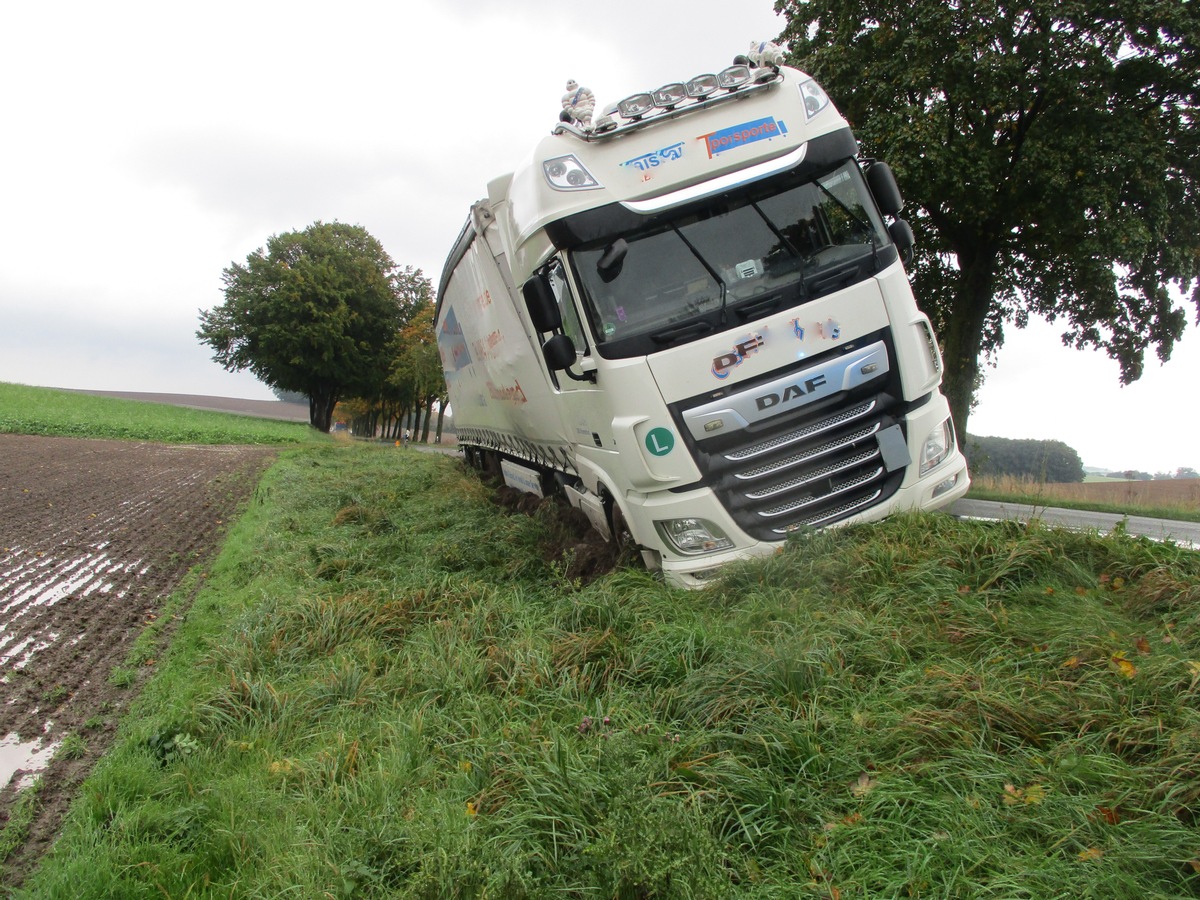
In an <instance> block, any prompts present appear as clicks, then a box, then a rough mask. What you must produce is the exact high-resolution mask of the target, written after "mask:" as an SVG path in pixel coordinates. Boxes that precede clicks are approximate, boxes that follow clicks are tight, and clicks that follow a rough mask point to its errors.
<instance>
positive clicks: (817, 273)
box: [572, 162, 889, 355]
mask: <svg viewBox="0 0 1200 900" xmlns="http://www.w3.org/2000/svg"><path fill="white" fill-rule="evenodd" d="M869 196H870V195H869V193H868V191H867V187H866V185H865V183H864V180H863V177H862V173H861V172H860V171H859V169H858V166H857V165H856V164H855V163H854V162H846V163H845V164H843V165H841V166H839V167H838V168H836V169H834V170H833V171H832V172H829V173H827V174H825V175H823V176H821V177H819V178H816V179H814V180H812V181H807V182H804V183H802V184H798V185H797V184H795V183H794V182H793V183H792V185H790V186H788V187H787V188H785V189H784V190H782V191H779V190H777V189H776V190H775V191H772V190H770V189H769V188H767V189H765V190H764V189H763V188H761V187H760V188H759V190H758V191H757V192H756V191H754V190H753V189H751V190H750V191H746V192H742V193H739V194H736V195H733V196H729V195H726V196H724V197H720V198H718V199H717V200H715V201H714V202H711V203H709V204H708V205H707V206H706V207H705V208H704V209H703V210H702V211H700V212H694V211H693V212H689V213H687V214H683V215H681V216H679V217H678V218H675V219H673V220H670V221H666V222H664V221H663V220H661V219H659V220H657V221H656V224H655V225H654V226H653V227H652V228H650V229H647V230H646V231H643V232H638V233H634V234H626V235H623V236H622V237H623V239H624V242H625V246H624V247H621V248H620V249H619V251H618V252H614V246H616V245H615V244H614V242H613V241H607V242H604V243H602V244H598V245H595V246H590V247H583V248H580V249H577V250H575V251H574V252H573V254H572V261H573V263H574V269H575V271H576V273H578V276H579V280H580V282H581V286H582V288H583V293H584V295H585V297H586V306H587V312H588V316H589V318H590V319H591V323H592V327H593V331H594V332H595V334H596V340H597V342H598V343H601V344H603V343H606V342H616V341H621V340H623V339H626V338H637V337H644V338H648V339H650V341H651V342H652V343H653V344H654V345H657V346H669V345H670V344H672V343H677V342H679V341H682V340H688V339H692V338H695V337H700V336H701V335H703V334H707V333H709V332H711V331H713V330H715V329H716V328H718V327H720V326H722V325H723V324H724V322H725V318H726V316H730V315H732V316H735V317H736V318H735V319H733V321H748V320H750V319H754V318H758V317H760V316H762V315H767V314H769V313H770V312H773V311H774V310H776V309H780V308H784V307H787V306H794V305H796V304H797V303H800V302H803V301H804V300H806V299H811V298H813V297H818V296H821V295H822V294H828V293H831V292H832V291H835V290H838V289H840V288H842V287H844V286H846V285H848V284H851V283H853V282H855V281H858V280H860V279H862V278H865V277H868V276H869V275H870V274H872V273H873V272H874V271H876V266H877V265H878V264H879V250H880V248H882V247H884V246H886V245H888V243H889V240H888V236H887V229H886V228H885V227H884V224H883V221H882V219H881V218H880V216H879V213H878V212H877V210H876V208H875V205H874V203H872V202H871V201H870V200H869V199H868V198H869ZM602 260H603V263H602ZM637 343H638V344H642V343H643V342H641V341H639V342H637ZM619 355H624V354H619Z"/></svg>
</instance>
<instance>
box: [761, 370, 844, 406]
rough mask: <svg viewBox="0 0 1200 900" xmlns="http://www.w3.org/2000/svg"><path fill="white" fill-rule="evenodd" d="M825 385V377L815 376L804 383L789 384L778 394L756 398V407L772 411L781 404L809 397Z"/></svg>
mask: <svg viewBox="0 0 1200 900" xmlns="http://www.w3.org/2000/svg"><path fill="white" fill-rule="evenodd" d="M825 384H827V382H826V380H825V376H824V375H814V376H813V377H812V378H808V379H805V380H804V381H797V382H795V383H794V384H789V385H788V386H787V387H785V388H784V389H783V390H782V391H780V392H778V393H774V392H772V393H770V394H763V395H762V396H761V397H755V398H754V405H755V406H757V407H758V408H759V409H770V408H771V407H772V406H778V405H779V404H780V403H789V402H791V401H793V400H797V399H799V398H801V397H807V396H808V395H809V394H811V393H813V392H814V391H816V389H817V388H819V387H823V386H824V385H825Z"/></svg>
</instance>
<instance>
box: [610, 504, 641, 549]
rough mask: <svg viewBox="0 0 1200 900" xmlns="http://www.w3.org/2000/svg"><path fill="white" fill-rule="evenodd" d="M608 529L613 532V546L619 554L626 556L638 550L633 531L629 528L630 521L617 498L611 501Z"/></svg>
mask: <svg viewBox="0 0 1200 900" xmlns="http://www.w3.org/2000/svg"><path fill="white" fill-rule="evenodd" d="M608 530H609V531H610V532H611V533H612V541H613V547H614V549H616V551H617V555H618V556H626V555H628V554H631V553H633V552H635V551H636V550H637V541H635V540H634V539H633V532H632V531H630V530H629V523H628V522H626V521H625V514H624V513H623V512H621V507H620V505H619V504H618V503H617V501H616V500H612V501H609V507H608Z"/></svg>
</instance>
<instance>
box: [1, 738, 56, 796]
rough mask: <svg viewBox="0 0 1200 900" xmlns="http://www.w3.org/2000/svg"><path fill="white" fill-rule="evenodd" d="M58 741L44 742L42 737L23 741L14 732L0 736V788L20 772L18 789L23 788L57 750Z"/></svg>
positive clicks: (32, 780)
mask: <svg viewBox="0 0 1200 900" xmlns="http://www.w3.org/2000/svg"><path fill="white" fill-rule="evenodd" d="M58 745H59V742H57V741H55V742H53V743H46V742H45V741H44V740H42V739H40V738H39V739H38V740H36V741H24V742H22V740H21V738H20V737H19V736H17V735H15V734H9V735H6V736H5V737H3V738H0V790H2V789H3V788H5V787H7V786H8V783H9V782H10V781H12V777H13V776H14V775H15V774H16V773H17V772H18V771H20V772H21V779H20V781H19V782H18V783H17V789H18V790H24V789H25V788H27V787H29V786H30V785H31V784H33V782H34V781H35V780H36V779H37V776H38V774H39V773H41V771H42V770H43V769H45V768H46V766H48V765H50V760H51V759H52V758H53V757H54V754H55V752H56V751H57V750H58Z"/></svg>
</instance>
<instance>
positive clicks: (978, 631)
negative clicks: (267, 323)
mask: <svg viewBox="0 0 1200 900" xmlns="http://www.w3.org/2000/svg"><path fill="white" fill-rule="evenodd" d="M558 529H559V526H558V524H557V523H556V520H555V519H554V517H553V516H551V515H549V514H547V512H545V511H541V512H539V513H538V514H537V515H535V516H532V517H529V516H524V515H509V514H506V513H504V512H503V511H501V510H500V509H499V508H498V507H496V506H494V505H493V504H492V503H491V502H490V501H489V495H488V492H487V490H485V488H484V487H483V486H481V485H480V484H479V483H478V482H476V481H475V480H474V479H473V478H472V477H471V476H470V475H469V473H467V472H465V471H464V470H462V469H461V468H460V467H459V466H458V465H457V464H455V463H454V461H453V460H450V459H447V458H443V457H434V456H429V455H424V454H418V453H415V452H409V451H403V450H397V449H394V448H374V447H364V446H350V447H325V448H318V449H310V450H306V451H303V452H299V453H294V454H289V455H288V456H287V458H285V459H284V460H282V461H281V462H280V463H279V464H278V465H277V466H276V467H275V468H274V469H272V470H271V472H270V473H268V475H267V477H266V479H265V480H264V482H263V485H262V486H261V488H260V489H259V491H258V493H257V496H256V502H255V505H254V506H253V507H252V508H251V510H250V511H249V513H248V514H247V515H246V517H245V518H244V519H243V520H242V521H241V522H240V523H239V524H238V526H237V527H236V529H235V530H234V533H233V535H232V536H231V539H230V542H229V544H228V545H227V547H226V549H225V551H224V553H223V554H222V555H221V557H220V558H219V560H218V561H217V562H216V564H215V565H214V566H213V568H212V570H211V571H210V572H208V573H205V574H206V575H207V588H206V589H205V590H204V591H203V592H202V593H201V594H200V596H199V598H198V600H197V601H196V603H195V605H194V606H193V608H192V609H191V610H190V611H189V612H188V614H187V617H186V620H185V622H184V623H183V624H182V626H181V627H180V630H179V632H178V634H177V637H176V639H175V643H174V645H173V647H172V649H171V652H170V653H169V654H168V655H167V657H166V659H165V660H164V661H162V662H160V666H161V671H160V672H159V674H158V676H157V677H156V679H155V680H154V681H153V682H152V683H151V684H150V686H149V688H148V689H147V691H146V692H145V694H144V695H143V697H142V699H141V701H140V703H139V705H138V708H137V710H136V713H135V714H134V715H133V716H132V717H131V718H130V720H129V721H127V722H126V723H125V724H124V726H123V728H122V732H121V736H120V739H119V742H118V745H117V747H116V748H115V749H114V750H113V752H112V753H111V754H110V756H109V757H108V758H107V759H106V760H105V761H104V762H103V763H102V764H101V766H100V767H99V768H98V769H97V771H96V772H95V773H94V774H93V775H92V777H91V778H90V779H89V781H88V782H87V783H86V784H85V786H84V788H83V790H82V793H81V796H80V798H79V800H78V802H77V804H76V806H75V807H74V809H73V811H72V813H71V816H70V818H69V822H68V824H67V827H66V829H65V833H64V835H63V837H62V839H61V840H60V841H59V843H58V844H57V845H56V847H55V848H54V851H53V852H52V854H51V855H50V857H49V858H48V859H47V861H46V863H45V864H44V866H43V868H42V869H41V871H40V872H39V873H38V874H37V875H36V877H34V878H33V879H32V880H31V881H30V882H29V883H28V884H27V886H26V891H25V894H24V896H28V897H55V896H68V895H69V896H72V897H114V896H119V897H129V898H137V897H147V898H148V897H162V896H171V897H184V896H196V897H201V896H221V897H225V896H238V897H320V896H330V897H431V898H432V897H447V896H493V897H523V896H536V897H543V896H569V897H610V896H613V897H617V896H619V897H706V898H707V897H719V896H730V895H734V894H747V895H751V896H769V897H813V898H831V897H839V898H847V897H906V896H922V897H996V898H1001V897H1003V898H1013V897H1036V898H1044V897H1064V898H1065V897H1072V898H1074V897H1106V898H1108V897H1130V898H1133V897H1137V898H1156V897H1163V898H1165V897H1183V896H1196V895H1197V894H1198V893H1200V831H1198V830H1197V821H1196V810H1197V809H1198V808H1200V703H1198V700H1200V554H1196V553H1194V552H1189V551H1185V550H1182V549H1180V548H1177V547H1174V546H1172V545H1169V544H1166V545H1164V544H1155V543H1151V542H1149V541H1143V540H1140V539H1135V538H1131V537H1128V536H1126V535H1116V536H1113V537H1107V538H1102V537H1098V536H1095V535H1081V534H1073V533H1069V532H1065V531H1057V530H1050V529H1045V528H1040V527H1032V528H1030V529H1028V530H1027V529H1025V528H1023V527H1021V526H1019V525H1016V524H990V523H971V522H958V521H955V520H953V519H951V518H948V517H943V516H937V515H921V516H905V517H897V518H893V519H891V520H889V521H887V522H884V523H881V524H877V525H872V526H868V527H856V528H847V529H842V530H837V531H828V532H821V533H815V534H808V535H802V536H798V537H797V538H796V539H795V540H793V541H792V542H791V543H790V544H789V545H788V546H787V548H786V549H785V550H784V551H783V552H781V553H779V554H778V555H776V556H774V557H772V558H770V559H767V560H764V561H760V562H757V563H754V564H744V565H739V566H736V567H734V568H732V569H731V570H729V571H727V573H726V574H725V575H724V576H723V577H722V578H721V579H720V581H719V582H718V583H717V584H716V585H714V586H713V587H712V588H711V589H709V590H706V591H704V592H701V593H681V592H676V591H672V590H670V589H668V588H666V587H665V586H664V585H662V584H661V583H660V582H659V581H658V580H657V579H655V578H654V577H652V576H651V575H649V574H647V573H645V572H643V571H639V570H635V569H620V570H618V571H616V572H614V573H612V574H611V575H609V576H607V577H604V578H601V579H600V580H598V581H595V582H593V583H591V584H589V585H587V586H581V585H579V584H578V583H576V582H573V581H570V580H568V579H566V578H565V577H564V576H563V571H564V567H563V566H562V565H561V564H560V563H558V562H556V561H555V560H554V559H553V558H552V556H551V554H549V553H548V552H547V548H550V547H553V546H557V545H559V544H561V543H563V541H562V535H561V534H560V533H559V531H558Z"/></svg>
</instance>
